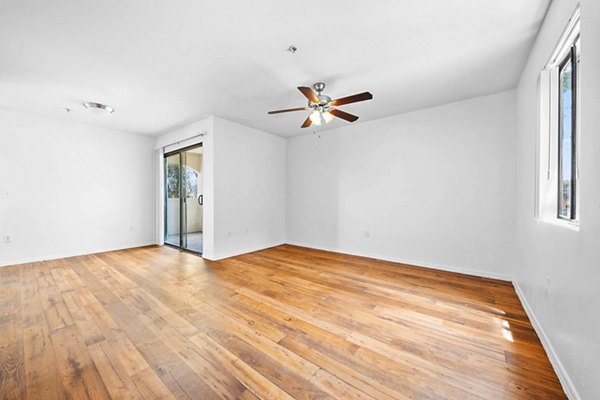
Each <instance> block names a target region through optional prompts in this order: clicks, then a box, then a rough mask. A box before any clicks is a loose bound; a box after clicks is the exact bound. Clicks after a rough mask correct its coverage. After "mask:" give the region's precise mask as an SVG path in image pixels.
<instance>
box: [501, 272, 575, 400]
mask: <svg viewBox="0 0 600 400" xmlns="http://www.w3.org/2000/svg"><path fill="white" fill-rule="evenodd" d="M513 286H514V288H515V291H516V292H517V296H519V300H521V304H522V305H523V308H524V309H525V312H526V313H527V316H528V317H529V320H530V321H531V325H533V329H535V332H536V333H537V335H538V337H539V338H540V341H541V342H542V346H544V350H545V351H546V354H547V355H548V358H549V359H550V363H552V367H553V368H554V372H556V375H557V376H558V379H559V380H560V383H561V385H562V387H563V390H564V391H565V393H566V394H567V397H568V398H569V399H570V400H581V396H579V393H577V389H575V385H574V384H573V381H572V380H571V377H570V376H569V374H568V373H567V370H566V369H565V367H564V366H563V365H562V363H561V362H560V358H558V354H556V350H554V346H552V343H551V342H550V339H549V338H548V335H546V332H545V331H544V328H543V327H542V325H541V324H540V321H539V320H538V319H537V317H536V316H535V313H534V312H533V309H532V308H531V307H530V306H529V303H528V302H527V299H526V298H525V294H524V293H523V290H521V287H520V286H519V283H518V282H517V281H516V280H513Z"/></svg>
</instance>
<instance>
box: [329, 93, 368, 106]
mask: <svg viewBox="0 0 600 400" xmlns="http://www.w3.org/2000/svg"><path fill="white" fill-rule="evenodd" d="M372 98H373V95H372V94H371V93H369V92H362V93H358V94H353V95H352V96H346V97H342V98H341V99H335V100H332V101H331V103H330V104H331V105H332V106H341V105H343V104H350V103H357V102H359V101H365V100H371V99H372Z"/></svg>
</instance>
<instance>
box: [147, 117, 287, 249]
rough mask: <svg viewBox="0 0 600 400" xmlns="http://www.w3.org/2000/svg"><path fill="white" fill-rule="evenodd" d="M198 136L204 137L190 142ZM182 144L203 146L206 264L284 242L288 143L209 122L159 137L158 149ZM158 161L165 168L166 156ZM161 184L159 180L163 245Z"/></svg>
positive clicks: (220, 122) (221, 122)
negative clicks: (197, 143) (163, 161)
mask: <svg viewBox="0 0 600 400" xmlns="http://www.w3.org/2000/svg"><path fill="white" fill-rule="evenodd" d="M200 132H204V133H205V135H204V136H202V137H201V138H196V139H188V138H190V137H192V136H194V135H197V134H198V133H200ZM179 141H181V143H180V144H179V145H178V146H180V147H185V146H187V145H190V144H192V143H196V142H199V141H202V146H203V155H204V161H203V167H204V171H203V172H204V252H203V255H202V256H203V257H204V258H208V259H211V260H217V259H221V258H225V257H230V256H233V255H237V254H242V253H246V252H249V251H254V250H259V249H263V248H266V247H271V246H275V245H278V244H282V243H284V242H285V157H286V154H285V152H286V141H285V139H282V138H280V137H277V136H274V135H271V134H269V133H265V132H262V131H259V130H256V129H252V128H248V127H246V126H243V125H239V124H236V123H233V122H230V121H227V120H225V119H221V118H217V117H209V118H207V119H205V120H202V121H198V122H195V123H193V124H190V125H187V126H185V127H183V128H180V129H177V130H175V131H173V132H170V133H168V134H167V135H164V136H161V137H160V138H158V139H157V141H156V147H157V148H158V149H161V148H163V147H165V146H168V145H171V144H173V143H175V142H179ZM170 147H171V149H172V148H174V147H173V146H170ZM159 153H160V151H159ZM157 156H158V157H159V163H160V162H162V160H161V159H160V158H161V157H162V155H161V154H158V155H157ZM160 168H162V167H159V169H160ZM160 171H162V169H160ZM162 179H163V177H162V174H160V177H159V188H160V189H159V194H158V199H159V204H160V205H159V207H158V220H159V224H158V225H159V227H158V229H157V231H158V232H159V235H160V236H161V237H160V239H162V234H163V231H164V228H163V225H162V224H163V218H164V216H163V214H162V204H163V201H164V199H163V194H162V193H163V190H164V188H163V187H162V185H163V182H162Z"/></svg>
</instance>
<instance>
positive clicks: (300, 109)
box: [268, 107, 308, 114]
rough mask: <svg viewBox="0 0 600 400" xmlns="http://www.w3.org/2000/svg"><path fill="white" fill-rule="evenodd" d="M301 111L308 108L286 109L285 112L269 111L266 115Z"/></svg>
mask: <svg viewBox="0 0 600 400" xmlns="http://www.w3.org/2000/svg"><path fill="white" fill-rule="evenodd" d="M302 110H308V107H297V108H286V109H285V110H275V111H269V112H268V114H280V113H285V112H290V111H302Z"/></svg>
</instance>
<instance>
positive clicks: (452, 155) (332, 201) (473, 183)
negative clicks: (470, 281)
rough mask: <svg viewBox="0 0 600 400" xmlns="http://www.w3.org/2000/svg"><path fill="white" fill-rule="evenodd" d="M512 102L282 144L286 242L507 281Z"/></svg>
mask: <svg viewBox="0 0 600 400" xmlns="http://www.w3.org/2000/svg"><path fill="white" fill-rule="evenodd" d="M514 101H515V97H514V92H513V91H508V92H503V93H500V94H496V95H491V96H485V97H480V98H475V99H471V100H467V101H461V102H457V103H452V104H447V105H443V106H440V107H435V108H429V109H424V110H420V111H416V112H412V113H408V114H403V115H398V116H395V117H390V118H385V119H380V120H376V121H372V122H366V123H363V124H359V125H354V126H347V127H343V128H340V129H336V130H333V131H327V132H324V133H323V134H321V135H320V136H319V135H314V134H309V135H304V136H300V137H296V138H293V139H290V140H289V142H288V151H287V156H288V166H287V169H288V171H287V185H288V187H287V241H288V242H289V243H295V244H300V245H305V246H309V247H317V248H324V249H330V250H336V251H341V252H344V253H351V254H359V255H366V256H371V257H376V258H382V259H387V260H393V261H400V262H408V263H412V264H416V265H422V266H432V267H439V268H442V269H451V270H456V271H464V272H472V273H477V274H480V275H486V276H496V277H503V278H507V277H508V276H509V275H510V274H509V273H510V265H511V264H512V262H513V258H512V253H513V251H512V250H513V242H512V238H513V234H514V219H513V203H514V201H513V198H514V196H513V188H514V171H515V170H514V145H515V129H516V124H515V115H516V111H515V107H514ZM366 232H368V235H369V236H368V237H367V236H366V235H367V233H366Z"/></svg>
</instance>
